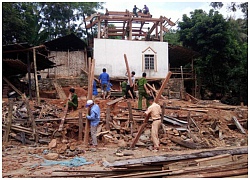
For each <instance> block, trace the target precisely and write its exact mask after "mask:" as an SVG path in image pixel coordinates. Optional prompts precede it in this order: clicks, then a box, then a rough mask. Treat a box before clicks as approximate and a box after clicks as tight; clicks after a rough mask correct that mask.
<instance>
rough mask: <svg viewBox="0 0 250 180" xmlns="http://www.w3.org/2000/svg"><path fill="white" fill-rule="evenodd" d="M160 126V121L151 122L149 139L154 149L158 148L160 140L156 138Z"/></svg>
mask: <svg viewBox="0 0 250 180" xmlns="http://www.w3.org/2000/svg"><path fill="white" fill-rule="evenodd" d="M160 126H161V120H156V121H153V123H152V130H151V138H152V141H153V144H154V147H155V148H159V147H160V140H159V137H158V130H159V128H160Z"/></svg>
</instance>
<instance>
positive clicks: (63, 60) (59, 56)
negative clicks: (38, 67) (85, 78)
mask: <svg viewBox="0 0 250 180" xmlns="http://www.w3.org/2000/svg"><path fill="white" fill-rule="evenodd" d="M49 56H54V58H51V59H50V60H51V61H53V62H54V63H56V65H57V67H55V68H52V69H46V70H45V71H41V74H42V77H43V78H45V77H46V76H47V74H48V73H49V74H50V75H54V76H55V77H56V78H58V77H79V76H80V75H81V68H82V69H84V68H85V66H86V57H85V52H84V51H69V52H67V51H66V52H65V51H51V52H50V54H49Z"/></svg>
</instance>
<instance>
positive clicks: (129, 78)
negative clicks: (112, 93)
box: [124, 54, 132, 86]
mask: <svg viewBox="0 0 250 180" xmlns="http://www.w3.org/2000/svg"><path fill="white" fill-rule="evenodd" d="M124 60H125V64H126V69H127V73H128V81H129V84H130V86H131V85H132V79H131V74H130V70H129V65H128V60H127V56H126V54H124Z"/></svg>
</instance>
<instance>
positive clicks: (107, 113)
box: [106, 106, 111, 131]
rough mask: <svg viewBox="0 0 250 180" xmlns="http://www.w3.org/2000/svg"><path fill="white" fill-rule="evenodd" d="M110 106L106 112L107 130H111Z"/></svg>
mask: <svg viewBox="0 0 250 180" xmlns="http://www.w3.org/2000/svg"><path fill="white" fill-rule="evenodd" d="M110 111H111V110H110V106H108V107H107V110H106V130H108V131H109V130H110V125H109V121H110Z"/></svg>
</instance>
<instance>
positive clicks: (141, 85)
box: [138, 72, 150, 110]
mask: <svg viewBox="0 0 250 180" xmlns="http://www.w3.org/2000/svg"><path fill="white" fill-rule="evenodd" d="M146 76H147V74H146V73H145V72H144V73H142V78H141V79H139V80H138V91H139V100H138V109H140V110H141V109H142V98H143V97H145V98H146V104H147V107H149V105H150V104H149V102H148V100H147V98H148V94H149V93H150V91H149V90H148V88H147V80H146Z"/></svg>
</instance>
